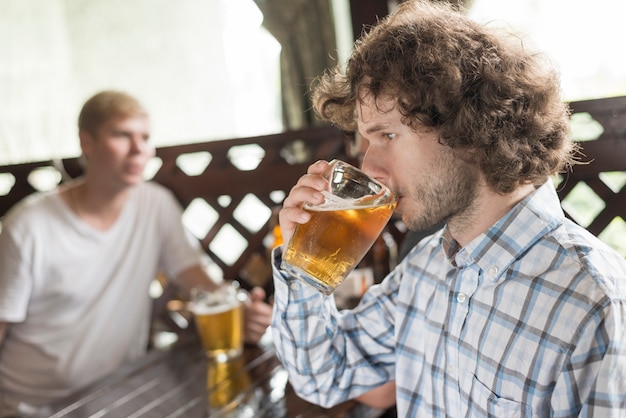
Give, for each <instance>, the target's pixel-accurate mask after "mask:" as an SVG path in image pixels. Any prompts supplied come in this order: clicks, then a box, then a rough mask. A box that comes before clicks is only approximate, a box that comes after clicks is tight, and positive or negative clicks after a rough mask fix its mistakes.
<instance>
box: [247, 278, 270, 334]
mask: <svg viewBox="0 0 626 418" xmlns="http://www.w3.org/2000/svg"><path fill="white" fill-rule="evenodd" d="M244 312H245V315H244V318H245V335H244V341H245V342H246V344H257V343H258V342H259V340H260V339H261V337H262V336H263V334H265V331H266V330H267V327H269V326H270V323H271V322H272V306H271V305H269V304H267V303H266V302H265V291H264V290H263V289H261V288H260V287H255V288H253V289H252V290H251V291H250V299H249V300H248V301H246V302H245V304H244Z"/></svg>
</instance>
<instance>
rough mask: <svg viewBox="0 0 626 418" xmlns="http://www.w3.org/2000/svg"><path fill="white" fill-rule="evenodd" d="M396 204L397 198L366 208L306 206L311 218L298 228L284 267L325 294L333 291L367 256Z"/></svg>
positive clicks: (288, 250)
mask: <svg viewBox="0 0 626 418" xmlns="http://www.w3.org/2000/svg"><path fill="white" fill-rule="evenodd" d="M395 207H396V202H395V200H394V201H393V202H391V203H386V204H381V205H378V206H366V207H359V206H348V207H341V206H338V205H337V204H331V205H322V206H317V207H305V210H306V211H308V212H309V213H310V214H311V219H310V220H309V221H308V222H307V223H305V224H302V225H298V226H297V227H296V230H295V231H294V234H293V236H292V237H291V240H290V241H289V245H288V246H287V248H286V250H285V253H284V254H283V264H282V268H283V269H285V270H287V271H288V272H290V273H291V274H293V275H294V276H296V277H298V278H300V279H302V280H304V281H305V282H306V283H308V284H310V285H312V286H313V287H315V288H317V289H319V290H320V291H321V292H322V293H325V294H330V293H332V291H333V290H334V289H335V287H337V286H338V285H339V284H340V283H341V282H342V281H343V279H344V278H345V277H346V276H347V275H348V273H349V272H350V271H352V269H354V268H355V267H356V265H357V264H358V263H359V262H360V261H361V259H362V258H363V257H364V256H365V254H366V253H367V251H368V250H369V249H370V247H371V246H372V245H373V243H374V241H375V240H376V238H377V237H378V235H380V233H381V232H382V230H383V228H384V227H385V225H386V224H387V222H388V221H389V218H390V217H391V214H392V213H393V211H394V209H395Z"/></svg>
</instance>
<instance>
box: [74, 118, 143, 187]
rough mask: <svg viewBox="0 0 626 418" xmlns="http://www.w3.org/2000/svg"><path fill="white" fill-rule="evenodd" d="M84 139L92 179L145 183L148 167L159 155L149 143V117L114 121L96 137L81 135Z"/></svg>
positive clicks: (105, 124) (128, 183)
mask: <svg viewBox="0 0 626 418" xmlns="http://www.w3.org/2000/svg"><path fill="white" fill-rule="evenodd" d="M80 138H81V147H82V151H83V155H84V157H85V159H86V162H87V170H88V172H89V173H90V175H95V176H99V177H101V178H108V181H110V182H112V183H113V182H114V183H117V184H119V185H131V184H136V183H139V182H141V181H143V172H144V168H145V166H146V163H147V162H148V161H149V160H150V159H151V158H152V157H153V156H154V153H155V150H154V147H153V146H152V144H150V143H149V141H148V140H149V138H150V122H149V118H148V117H147V116H132V117H115V118H111V119H109V120H108V121H106V122H105V123H103V124H102V125H101V126H100V127H99V128H98V130H97V131H96V132H95V134H93V135H92V134H90V133H87V132H81V134H80Z"/></svg>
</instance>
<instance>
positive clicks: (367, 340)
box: [272, 247, 397, 407]
mask: <svg viewBox="0 0 626 418" xmlns="http://www.w3.org/2000/svg"><path fill="white" fill-rule="evenodd" d="M281 258H282V248H281V247H276V248H275V249H274V251H273V253H272V264H273V275H274V286H275V294H274V298H275V299H274V315H273V319H272V332H273V336H274V344H275V345H276V350H277V354H278V357H279V358H280V360H281V362H282V363H283V365H284V367H285V368H286V369H287V371H288V372H289V379H290V382H291V384H292V386H293V387H294V390H295V391H296V392H297V393H298V395H299V396H301V397H302V398H304V399H306V400H308V401H310V402H312V403H315V404H318V405H322V406H324V407H330V406H333V405H336V404H338V403H340V402H343V401H345V400H348V399H352V398H354V397H356V396H358V395H360V394H362V393H364V392H366V391H368V390H370V389H372V388H374V387H376V386H379V385H381V384H383V383H386V382H388V381H390V380H393V379H394V377H393V376H394V369H395V355H394V347H395V338H394V332H393V329H394V323H393V322H394V321H393V320H394V316H393V312H394V308H393V300H394V295H395V294H396V293H397V288H396V286H397V280H396V278H394V277H389V278H388V279H387V280H385V282H384V284H381V285H377V286H372V287H371V288H370V289H369V290H368V292H367V293H366V294H365V295H364V297H363V298H362V301H361V303H360V304H359V306H357V307H356V308H355V309H353V310H345V311H341V312H339V311H338V310H337V307H336V306H335V301H334V298H333V297H332V295H331V296H326V295H323V294H322V293H320V292H318V291H317V290H315V289H313V288H312V287H310V286H308V285H306V284H304V283H301V282H299V281H297V279H294V278H292V277H289V276H288V275H287V273H285V272H284V271H282V270H281V269H280V262H281Z"/></svg>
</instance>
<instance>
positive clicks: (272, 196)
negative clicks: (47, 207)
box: [0, 126, 346, 282]
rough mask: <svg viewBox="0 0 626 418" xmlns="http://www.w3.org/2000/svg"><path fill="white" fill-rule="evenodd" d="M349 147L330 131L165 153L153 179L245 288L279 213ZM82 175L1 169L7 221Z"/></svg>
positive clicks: (0, 196)
mask: <svg viewBox="0 0 626 418" xmlns="http://www.w3.org/2000/svg"><path fill="white" fill-rule="evenodd" d="M345 140H346V138H345V135H344V134H343V133H342V132H341V131H340V130H338V129H335V128H333V127H328V126H324V127H318V128H312V129H306V130H300V131H291V132H285V133H281V134H276V135H265V136H258V137H251V138H240V139H233V140H224V141H213V142H204V143H196V144H187V145H179V146H171V147H162V148H158V149H157V152H156V157H155V159H154V160H153V161H152V162H151V163H154V164H152V166H153V167H154V166H155V165H156V166H158V169H156V171H155V173H154V174H153V175H152V179H153V180H154V181H156V182H158V183H161V184H163V185H164V186H166V187H168V188H169V189H171V190H172V191H173V192H174V194H175V195H176V197H177V198H178V200H179V201H180V203H181V204H182V206H183V207H184V208H185V213H184V220H185V224H186V226H187V227H188V228H189V229H190V230H191V231H192V232H193V233H194V234H195V235H196V236H197V237H198V239H199V240H200V241H201V242H202V245H203V248H204V249H205V250H206V252H207V254H208V255H209V256H210V258H211V260H212V261H213V262H214V263H215V265H217V266H218V267H219V269H221V271H222V274H223V276H224V277H226V278H230V279H240V280H241V279H243V280H244V282H245V281H246V280H248V279H250V278H249V277H242V275H243V276H245V275H246V274H254V269H255V267H254V266H252V267H250V266H248V265H247V264H248V263H249V262H250V261H251V259H254V257H257V258H258V257H259V256H260V257H261V258H263V257H264V256H265V255H266V245H265V243H264V239H265V238H266V236H267V234H268V232H269V227H270V225H271V222H272V221H273V220H274V219H273V218H272V210H273V209H275V208H276V207H277V206H278V205H279V204H280V203H281V202H282V199H283V198H284V196H285V195H286V193H287V192H288V190H289V189H290V188H291V187H292V186H293V185H294V184H295V181H296V180H297V179H298V178H299V177H300V176H301V175H302V174H303V173H305V172H306V169H307V167H308V165H309V164H311V163H312V162H314V161H316V160H318V159H330V158H346V156H345ZM149 170H150V167H149V168H148V171H149ZM81 173H82V170H81V167H80V164H79V161H78V159H77V158H68V159H63V160H60V161H54V162H53V161H41V162H34V163H26V164H17V165H8V166H1V167H0V218H1V217H2V216H3V215H4V214H5V213H6V211H7V210H8V209H9V208H10V207H11V206H12V205H14V204H15V203H16V202H17V201H19V200H20V199H22V198H23V197H25V196H27V195H29V194H30V193H33V192H35V191H37V190H45V189H51V188H52V187H54V186H55V185H56V184H58V183H59V182H62V181H64V180H67V179H70V178H74V177H77V176H79V175H80V174H81ZM42 178H45V180H44V181H43V182H42V181H41V179H42ZM258 267H259V266H258V265H257V266H256V268H257V269H258ZM246 269H248V270H251V271H252V273H250V272H249V271H248V272H246V271H245V270H246Z"/></svg>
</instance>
